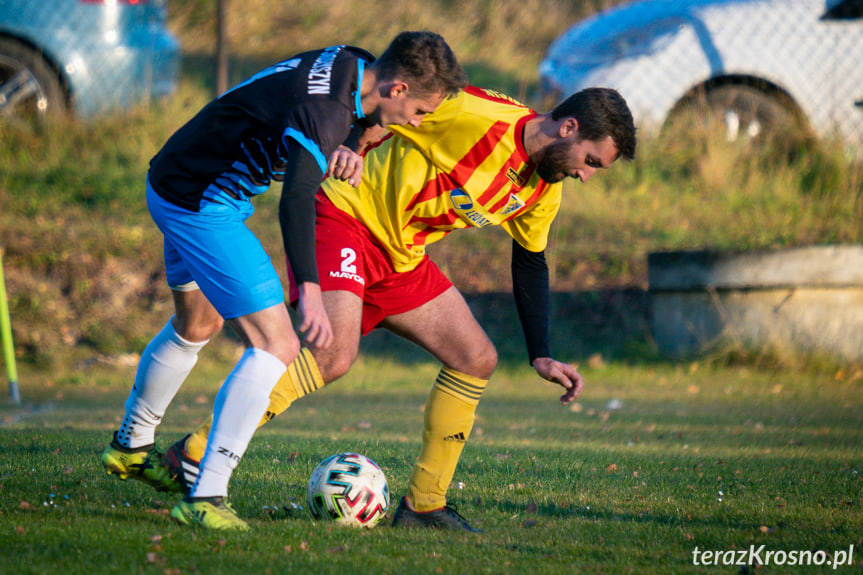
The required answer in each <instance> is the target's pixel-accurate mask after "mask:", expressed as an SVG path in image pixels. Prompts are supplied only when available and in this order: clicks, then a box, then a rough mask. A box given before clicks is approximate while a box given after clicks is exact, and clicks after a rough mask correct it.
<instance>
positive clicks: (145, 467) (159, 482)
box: [102, 432, 182, 492]
mask: <svg viewBox="0 0 863 575" xmlns="http://www.w3.org/2000/svg"><path fill="white" fill-rule="evenodd" d="M163 457H164V453H163V452H162V451H161V450H160V449H159V448H157V447H156V446H155V444H151V445H146V446H144V447H139V448H137V449H128V448H126V447H123V446H122V445H120V444H119V443H118V442H117V434H116V432H115V433H114V439H112V440H111V444H110V445H109V446H108V447H106V448H105V451H104V452H103V453H102V466H103V467H104V468H105V471H107V472H108V475H116V476H117V477H119V478H120V479H122V480H124V481H125V480H126V479H129V478H130V477H131V478H132V479H137V480H138V481H142V482H144V483H146V484H148V485H150V486H152V487H154V488H155V489H156V491H173V492H177V491H181V490H182V486H181V485H180V483H179V482H178V481H177V480H175V479H173V478H172V477H171V474H170V473H169V472H168V469H167V468H166V467H165V464H164V462H163V461H162V458H163Z"/></svg>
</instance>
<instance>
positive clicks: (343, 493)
mask: <svg viewBox="0 0 863 575" xmlns="http://www.w3.org/2000/svg"><path fill="white" fill-rule="evenodd" d="M306 498H307V500H308V503H309V511H310V512H311V514H312V516H313V517H314V518H315V519H331V520H332V521H335V522H336V523H338V524H340V525H350V526H352V527H367V528H371V527H374V526H375V525H377V524H378V522H379V521H380V520H381V519H383V517H384V515H385V514H386V512H387V508H388V507H389V505H390V489H389V486H388V485H387V479H386V477H384V472H383V471H381V468H380V467H378V466H377V464H376V463H375V462H374V461H372V460H371V459H369V458H368V457H366V456H365V455H360V454H359V453H337V454H335V455H331V456H329V457H327V458H326V459H324V460H323V461H321V462H320V463H319V464H318V466H317V467H316V468H315V470H314V471H313V472H312V476H311V477H310V478H309V486H308V489H307V490H306Z"/></svg>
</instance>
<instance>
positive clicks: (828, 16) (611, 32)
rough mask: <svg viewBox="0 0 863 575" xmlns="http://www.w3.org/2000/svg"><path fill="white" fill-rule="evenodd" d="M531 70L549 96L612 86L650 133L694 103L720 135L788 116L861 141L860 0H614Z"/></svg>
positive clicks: (751, 132)
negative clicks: (625, 0) (634, 0)
mask: <svg viewBox="0 0 863 575" xmlns="http://www.w3.org/2000/svg"><path fill="white" fill-rule="evenodd" d="M540 72H541V76H542V84H543V90H544V91H545V93H546V94H547V95H551V96H552V98H554V99H560V98H562V97H564V96H566V95H568V94H570V93H572V92H574V91H577V90H579V89H581V88H584V87H587V86H609V87H613V88H617V89H618V90H619V91H620V92H621V93H622V94H623V96H624V97H625V98H626V99H627V101H628V102H629V104H630V107H631V108H632V109H633V113H634V114H635V115H636V119H637V121H638V122H639V124H640V125H641V126H642V128H644V129H645V130H646V131H648V132H657V131H658V130H659V129H661V128H662V127H664V126H667V123H668V121H669V119H673V118H674V117H675V116H676V115H677V114H678V113H679V112H681V111H683V110H686V109H691V108H693V107H695V108H699V109H701V110H702V111H707V112H710V113H712V115H713V116H714V117H716V118H717V119H719V121H720V122H721V123H722V124H723V128H724V130H725V136H726V137H727V138H728V139H735V138H739V137H749V138H751V137H757V136H760V135H763V134H765V133H767V132H770V131H779V130H782V129H786V128H788V127H789V126H794V127H803V128H805V129H807V130H809V131H811V132H812V133H814V134H817V135H818V136H822V137H830V136H833V135H838V136H839V137H840V138H841V139H843V140H845V141H847V142H848V143H849V144H850V145H852V146H855V147H858V148H863V0H724V1H700V2H686V1H679V2H664V1H656V2H646V3H640V4H637V5H628V4H619V5H617V6H615V7H614V8H612V9H610V10H608V11H605V12H601V13H598V14H596V15H594V16H592V17H589V18H586V19H584V20H582V21H581V22H579V23H577V24H576V25H575V26H574V27H573V28H571V29H570V30H569V31H567V32H565V33H564V34H563V35H561V36H560V37H559V38H558V39H557V40H556V41H555V42H554V43H552V45H551V47H550V49H549V52H548V54H547V56H546V58H545V59H544V60H543V62H542V64H541V66H540ZM687 121H691V118H690V117H687Z"/></svg>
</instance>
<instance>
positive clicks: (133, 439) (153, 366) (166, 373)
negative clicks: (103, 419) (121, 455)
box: [117, 318, 209, 449]
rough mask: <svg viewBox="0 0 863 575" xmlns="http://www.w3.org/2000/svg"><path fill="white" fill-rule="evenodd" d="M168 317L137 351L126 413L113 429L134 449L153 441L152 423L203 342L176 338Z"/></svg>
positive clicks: (157, 420)
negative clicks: (133, 383)
mask: <svg viewBox="0 0 863 575" xmlns="http://www.w3.org/2000/svg"><path fill="white" fill-rule="evenodd" d="M172 320H173V318H171V320H169V321H168V324H167V325H166V326H165V327H163V328H162V331H160V332H159V333H158V334H157V335H156V337H154V338H153V340H152V341H150V343H149V344H148V345H147V347H146V349H144V353H142V354H141V361H140V363H138V372H137V374H136V375H135V385H133V386H132V391H131V392H130V393H129V398H128V399H127V400H126V416H125V417H124V418H123V423H122V424H121V425H120V430H119V431H118V432H117V441H118V442H119V443H120V445H122V446H123V447H127V448H131V449H134V448H137V447H144V446H147V445H151V444H152V443H154V441H155V434H156V426H157V425H159V422H160V421H161V420H162V416H163V415H165V410H167V409H168V406H169V405H170V404H171V401H172V400H173V399H174V396H175V395H177V391H178V390H179V389H180V386H181V385H183V382H184V381H185V380H186V376H188V375H189V372H190V371H192V368H193V367H194V366H195V363H197V361H198V352H199V351H200V350H201V348H202V347H204V346H205V345H206V344H207V342H206V341H202V342H200V343H192V342H190V341H186V340H185V339H183V338H182V337H180V336H179V335H178V334H177V332H176V331H174V326H173V325H171V321H172ZM207 341H209V340H207Z"/></svg>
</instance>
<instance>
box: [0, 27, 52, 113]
mask: <svg viewBox="0 0 863 575" xmlns="http://www.w3.org/2000/svg"><path fill="white" fill-rule="evenodd" d="M66 107H67V106H66V98H65V96H64V91H63V88H62V86H61V84H60V78H59V77H58V76H57V73H56V72H55V71H54V69H53V68H51V66H49V65H48V63H47V62H45V60H44V59H43V58H42V57H41V56H40V55H39V54H38V53H37V52H36V51H34V50H32V49H30V48H28V47H27V46H24V45H22V44H20V43H18V42H16V41H14V40H9V39H5V38H0V116H2V117H31V118H46V117H49V116H55V115H59V114H62V113H64V112H65V111H66Z"/></svg>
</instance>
